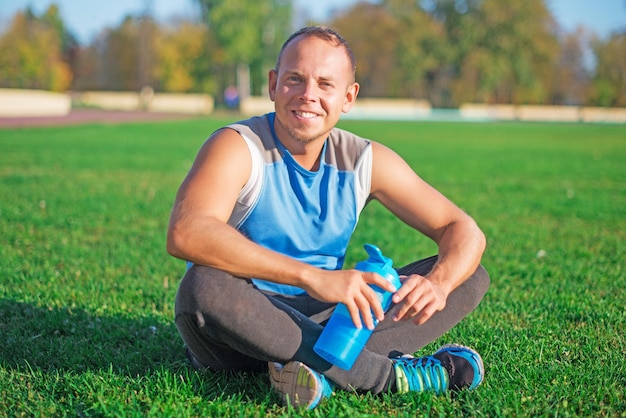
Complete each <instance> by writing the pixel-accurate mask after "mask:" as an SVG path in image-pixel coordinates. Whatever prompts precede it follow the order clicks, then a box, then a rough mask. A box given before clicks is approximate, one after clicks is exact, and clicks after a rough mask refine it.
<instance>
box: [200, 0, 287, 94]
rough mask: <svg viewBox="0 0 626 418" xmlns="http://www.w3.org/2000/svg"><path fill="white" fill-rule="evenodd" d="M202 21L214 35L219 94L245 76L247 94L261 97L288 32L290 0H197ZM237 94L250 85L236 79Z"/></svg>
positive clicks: (244, 91) (243, 91) (242, 92)
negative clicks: (247, 76) (246, 78)
mask: <svg viewBox="0 0 626 418" xmlns="http://www.w3.org/2000/svg"><path fill="white" fill-rule="evenodd" d="M197 2H198V4H199V5H200V7H201V9H202V13H203V16H204V18H203V19H204V21H205V22H206V23H207V24H208V25H209V29H210V30H211V32H212V34H213V35H214V36H215V40H216V43H217V48H218V50H217V51H214V52H215V57H216V60H215V65H216V72H217V73H218V74H219V75H220V79H219V80H218V85H219V87H220V90H221V91H223V90H224V89H225V87H226V86H228V85H229V84H234V83H236V82H237V81H238V80H237V74H239V76H240V78H241V77H242V76H244V75H245V74H246V73H248V69H249V74H250V78H251V84H252V86H251V91H252V93H253V94H257V95H258V94H261V92H262V87H263V86H264V83H265V81H266V79H267V71H268V70H269V68H271V66H273V64H274V59H275V58H276V54H277V53H278V50H279V48H280V44H281V43H282V41H283V39H284V38H285V37H286V36H288V34H289V33H290V32H291V11H292V4H291V1H290V0H257V1H252V0H197ZM238 85H239V91H240V94H241V95H246V94H248V92H249V90H250V83H249V82H248V81H247V80H239V83H238Z"/></svg>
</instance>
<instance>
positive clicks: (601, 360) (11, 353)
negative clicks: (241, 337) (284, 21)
mask: <svg viewBox="0 0 626 418" xmlns="http://www.w3.org/2000/svg"><path fill="white" fill-rule="evenodd" d="M225 122H227V121H224V120H221V121H220V120H197V121H184V122H163V123H155V124H141V123H139V124H128V125H119V126H116V125H87V126H78V127H55V128H45V129H44V128H32V129H11V130H2V131H0V196H1V197H0V416H67V415H69V416H127V415H129V416H177V417H178V416H181V417H183V416H229V417H230V416H290V415H298V414H299V413H298V412H297V411H294V410H290V409H288V408H285V407H282V406H280V405H278V404H277V397H276V396H275V395H273V394H272V393H271V392H270V388H269V384H268V381H267V376H265V375H244V374H227V373H217V374H212V375H205V374H201V373H197V372H195V371H192V370H190V368H189V367H188V366H187V363H186V361H185V359H184V356H183V352H182V341H181V339H180V337H179V336H178V334H177V332H176V328H175V326H174V325H173V304H174V296H175V293H176V288H177V285H178V280H179V278H180V276H181V273H182V271H183V268H184V267H183V263H182V262H181V261H178V260H175V259H173V258H171V257H169V256H168V255H167V254H166V252H165V243H164V242H165V230H166V226H167V220H168V216H169V211H170V208H171V205H172V202H173V199H174V194H175V192H176V189H177V187H178V185H179V184H180V182H181V180H182V179H183V176H184V175H185V173H186V171H187V169H188V168H189V166H190V164H191V162H192V160H193V158H194V155H195V152H196V151H197V149H198V147H199V146H200V145H201V143H202V142H203V141H204V139H205V137H206V136H208V135H209V134H210V133H211V132H212V131H213V130H214V129H216V128H217V127H219V126H221V125H222V124H223V123H225ZM342 126H343V127H346V128H349V129H351V130H354V131H355V132H357V133H359V134H361V135H363V136H367V137H371V138H373V139H379V140H381V141H382V142H385V143H386V144H388V145H389V146H390V147H391V148H393V149H395V150H396V151H397V152H399V153H401V154H402V155H403V156H405V157H406V159H407V160H408V161H409V162H410V164H411V165H412V166H413V167H414V168H415V169H416V171H417V172H418V173H420V175H422V176H423V177H424V178H425V179H426V180H428V181H429V182H430V183H432V184H433V185H435V186H436V187H437V188H438V189H440V190H441V191H442V192H444V193H445V194H446V195H447V196H449V197H450V198H451V199H452V200H454V201H455V202H457V203H458V204H459V205H460V206H461V207H463V208H464V209H465V210H466V211H467V212H469V213H470V214H471V215H472V216H474V217H475V219H476V220H477V221H478V223H479V224H480V226H481V227H482V228H483V230H484V231H485V233H486V235H487V237H488V250H487V252H486V254H485V257H484V260H483V262H484V265H485V267H486V268H487V269H488V271H489V272H490V274H491V277H492V286H491V289H490V291H489V293H488V294H487V296H486V297H485V299H484V301H483V303H482V304H481V305H480V306H479V308H478V309H477V310H476V311H475V312H474V313H473V314H472V315H471V316H469V317H468V318H467V319H466V320H464V321H463V322H462V323H461V324H459V325H458V326H457V327H455V328H454V329H453V330H451V331H450V332H449V333H448V334H447V335H445V336H444V337H443V338H442V339H441V341H437V342H435V343H433V344H432V345H430V346H429V347H427V350H425V351H424V352H427V351H429V350H432V349H434V348H436V347H437V346H438V345H439V344H440V343H444V342H460V343H463V344H468V345H471V346H473V347H475V348H477V349H478V350H479V351H480V352H481V353H482V354H483V357H484V360H485V364H486V379H485V382H484V384H483V385H482V386H481V387H480V388H479V389H478V390H476V391H474V392H465V393H461V394H460V395H459V396H457V397H451V396H433V395H429V394H418V395H416V394H411V395H403V396H389V395H385V396H381V397H375V396H363V395H355V394H351V393H340V394H338V395H336V396H334V397H333V398H331V399H330V400H329V401H327V402H324V403H323V404H322V405H320V406H319V407H318V408H317V409H316V410H314V411H312V412H308V413H302V415H310V416H344V417H353V416H407V417H408V416H411V417H412V416H485V417H492V416H533V417H534V416H626V395H625V392H626V391H625V387H626V361H625V358H626V348H625V347H626V345H625V343H626V341H625V337H624V336H625V335H626V334H625V332H624V329H626V314H625V313H624V306H626V296H625V294H626V293H625V291H624V288H625V287H626V278H625V274H624V260H625V259H626V254H625V253H626V251H625V247H626V244H625V242H626V209H625V208H626V163H625V162H626V126H623V125H622V126H620V125H583V124H518V123H490V124H466V123H447V124H446V123H410V122H403V123H392V122H356V121H350V122H343V123H342ZM415 198H419V196H415ZM366 242H372V243H375V244H377V245H379V246H380V247H381V248H382V249H383V251H384V252H385V254H388V255H390V256H391V257H393V258H394V260H395V261H396V264H397V265H399V264H402V263H406V262H409V261H412V260H414V259H416V258H418V257H425V256H427V255H430V254H432V253H433V252H434V251H435V247H434V246H433V245H432V243H430V242H429V241H428V240H426V239H425V238H423V237H421V236H419V235H418V234H415V233H413V232H412V231H411V230H410V229H409V228H407V227H405V226H403V225H401V224H399V223H398V222H397V221H396V220H395V219H393V217H392V216H390V215H389V214H388V213H387V212H386V211H385V210H383V209H382V207H381V206H380V205H376V204H373V205H371V206H369V207H368V208H366V210H365V212H364V214H363V216H362V219H361V224H360V225H359V227H358V229H357V231H356V234H355V236H354V239H353V241H352V243H351V246H350V249H349V253H348V258H347V264H348V265H353V264H354V262H356V261H357V260H358V259H361V258H363V256H364V252H363V249H362V244H364V243H366Z"/></svg>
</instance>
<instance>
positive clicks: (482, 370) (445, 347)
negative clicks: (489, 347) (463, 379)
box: [435, 344, 485, 390]
mask: <svg viewBox="0 0 626 418" xmlns="http://www.w3.org/2000/svg"><path fill="white" fill-rule="evenodd" d="M450 349H452V350H455V349H457V350H463V351H465V352H469V353H470V354H471V356H472V358H473V359H474V361H475V362H476V364H477V365H478V375H479V376H480V380H479V381H478V383H476V384H472V385H470V387H469V389H470V390H471V389H475V388H477V387H478V386H480V384H481V383H482V382H483V380H484V378H485V365H484V364H483V359H482V357H481V356H480V354H478V352H477V351H476V350H474V349H473V348H470V347H467V346H465V345H461V344H446V345H442V346H441V347H439V350H437V351H436V352H435V354H437V353H441V352H442V351H449V350H450ZM453 353H454V351H453Z"/></svg>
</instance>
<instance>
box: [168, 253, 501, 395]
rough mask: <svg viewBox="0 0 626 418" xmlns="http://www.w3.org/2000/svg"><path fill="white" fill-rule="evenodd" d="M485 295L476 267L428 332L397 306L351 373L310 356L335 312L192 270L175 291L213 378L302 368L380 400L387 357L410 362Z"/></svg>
mask: <svg viewBox="0 0 626 418" xmlns="http://www.w3.org/2000/svg"><path fill="white" fill-rule="evenodd" d="M436 261H437V257H436V256H434V257H430V258H427V259H424V260H420V261H416V262H414V263H411V264H409V265H407V266H405V267H402V268H400V269H398V273H399V274H400V275H409V274H413V273H416V274H421V275H425V274H427V273H428V272H429V271H430V270H431V269H432V267H433V265H434V263H435V262H436ZM488 287H489V276H488V275H487V272H486V271H485V270H484V269H483V268H482V267H479V268H478V269H477V270H476V272H475V273H474V274H473V275H472V276H471V277H470V278H469V279H468V280H467V281H465V282H464V283H463V284H462V285H461V286H459V287H458V288H457V289H456V290H454V291H453V292H452V293H451V294H450V295H449V297H448V300H447V304H446V307H445V309H444V310H443V311H440V312H437V313H436V314H435V315H433V317H432V318H431V319H430V320H429V321H427V322H426V324H424V325H415V324H414V323H413V321H399V322H394V321H393V320H392V317H393V315H394V310H397V307H396V306H393V305H392V307H391V308H390V310H389V312H388V313H387V314H386V315H385V319H384V320H383V321H381V322H380V323H379V324H378V326H377V327H376V328H375V330H374V333H373V334H372V336H371V337H370V339H369V341H368V343H367V345H366V348H365V349H364V350H363V351H362V352H361V354H360V355H359V357H358V358H357V360H356V362H355V364H354V366H353V367H352V368H351V369H350V370H348V371H346V370H343V369H341V368H339V367H336V366H333V365H332V364H330V363H328V362H327V361H325V360H323V359H322V358H321V357H319V356H318V355H317V354H316V353H315V352H314V351H313V345H314V344H315V341H316V340H317V338H318V337H319V335H320V333H321V332H322V329H323V325H324V324H325V322H326V321H327V320H328V318H330V315H331V314H332V312H333V310H334V308H335V305H334V304H330V303H325V302H320V301H318V300H316V299H313V298H311V297H310V296H307V295H301V296H285V295H279V294H275V293H270V292H264V291H261V290H259V289H258V288H257V287H255V286H254V284H253V283H252V282H251V281H250V280H244V279H240V278H235V277H233V276H232V275H230V274H228V273H225V272H223V271H220V270H216V269H213V268H210V267H204V266H196V265H194V266H193V267H191V268H190V269H189V270H188V271H187V273H186V274H185V276H184V277H183V279H182V282H181V284H180V287H179V289H178V293H177V295H176V309H175V312H176V317H175V321H176V326H177V328H178V330H179V332H180V335H181V336H182V338H183V340H184V342H185V344H186V345H187V347H188V349H189V350H190V351H191V352H192V353H193V355H194V356H195V357H196V358H197V359H198V360H199V361H200V362H201V363H203V364H204V365H206V366H207V367H209V369H211V370H241V371H262V370H267V362H268V361H276V362H279V363H287V362H289V361H291V360H298V361H301V362H303V363H305V364H307V365H308V366H310V367H311V368H313V369H315V370H317V371H319V372H322V373H323V374H324V375H325V376H326V377H327V378H328V379H330V380H331V381H333V382H334V383H335V384H336V385H337V386H338V387H340V388H344V389H349V388H350V389H354V390H358V391H370V392H372V393H380V392H382V391H383V390H385V389H386V385H387V383H388V381H389V378H390V376H391V374H392V364H391V362H390V361H389V356H391V355H396V354H404V353H409V354H412V353H414V352H416V351H417V350H419V349H420V348H421V347H423V346H424V345H426V344H428V343H430V342H431V341H433V340H435V339H436V338H438V337H440V336H441V335H442V334H443V333H445V332H446V331H448V330H449V329H450V328H452V327H453V326H454V325H456V324H457V323H458V322H459V321H460V320H461V319H463V318H464V317H465V316H466V315H467V314H468V313H470V312H471V311H472V310H473V309H474V308H475V307H476V306H478V304H479V302H480V300H481V299H482V298H483V296H484V294H485V293H486V292H487V288H488Z"/></svg>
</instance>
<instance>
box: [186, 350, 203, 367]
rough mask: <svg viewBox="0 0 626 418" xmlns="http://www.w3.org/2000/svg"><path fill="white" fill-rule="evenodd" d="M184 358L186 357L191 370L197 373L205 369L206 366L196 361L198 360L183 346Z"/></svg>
mask: <svg viewBox="0 0 626 418" xmlns="http://www.w3.org/2000/svg"><path fill="white" fill-rule="evenodd" d="M185 357H187V359H188V360H189V362H190V363H191V365H192V366H193V368H194V369H196V370H197V371H203V370H206V369H207V366H205V365H204V364H202V362H201V361H200V360H198V358H197V357H196V356H195V355H194V354H193V353H192V352H191V350H190V349H189V347H187V346H185Z"/></svg>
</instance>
